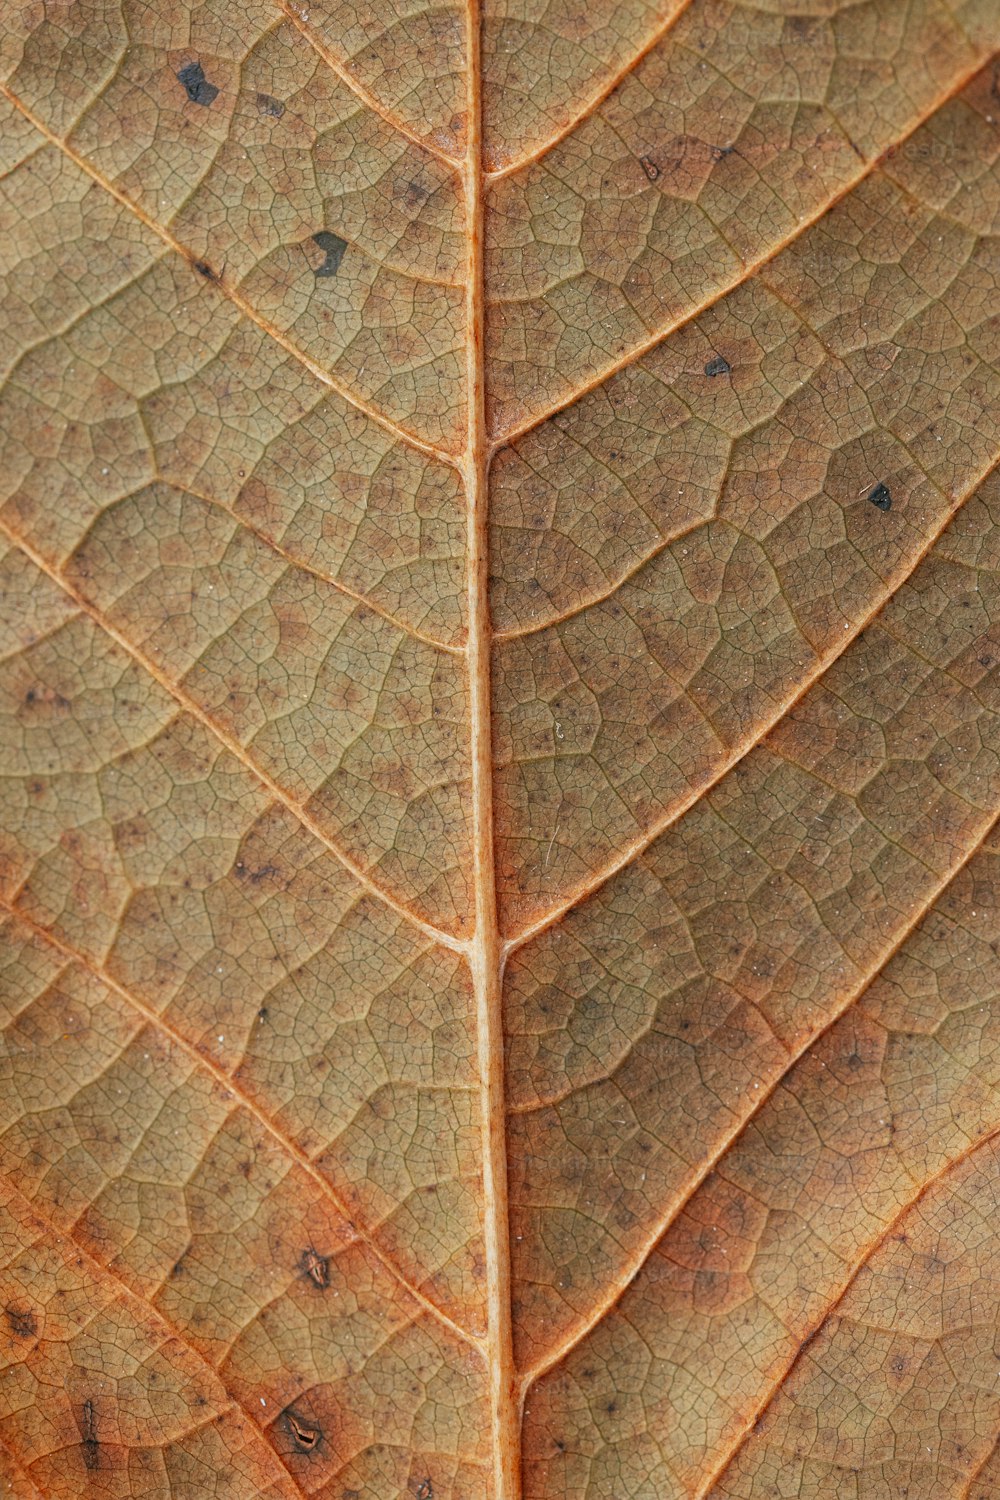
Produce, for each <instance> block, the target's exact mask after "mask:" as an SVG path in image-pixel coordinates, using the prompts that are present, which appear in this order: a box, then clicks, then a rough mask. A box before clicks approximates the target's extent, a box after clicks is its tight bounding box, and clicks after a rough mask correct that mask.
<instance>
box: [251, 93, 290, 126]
mask: <svg viewBox="0 0 1000 1500" xmlns="http://www.w3.org/2000/svg"><path fill="white" fill-rule="evenodd" d="M257 108H258V110H259V111H260V113H261V114H262V115H270V116H271V118H272V120H280V119H281V117H282V115H283V114H284V113H285V106H284V105H283V104H282V102H281V100H280V99H275V97H274V95H273V94H258V95H257Z"/></svg>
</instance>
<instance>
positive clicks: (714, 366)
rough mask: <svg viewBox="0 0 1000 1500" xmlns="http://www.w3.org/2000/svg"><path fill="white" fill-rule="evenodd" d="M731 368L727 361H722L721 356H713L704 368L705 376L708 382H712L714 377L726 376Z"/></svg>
mask: <svg viewBox="0 0 1000 1500" xmlns="http://www.w3.org/2000/svg"><path fill="white" fill-rule="evenodd" d="M732 368H733V367H732V365H731V364H730V363H729V361H728V359H723V357H722V355H721V354H713V355H712V358H711V359H710V360H709V362H708V364H707V365H706V366H705V374H706V375H707V376H708V378H709V380H714V379H715V377H716V375H728V374H729V372H730V370H731V369H732Z"/></svg>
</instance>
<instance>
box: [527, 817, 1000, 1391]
mask: <svg viewBox="0 0 1000 1500" xmlns="http://www.w3.org/2000/svg"><path fill="white" fill-rule="evenodd" d="M998 825H1000V814H998V815H997V816H995V817H994V818H992V819H991V820H990V822H989V823H988V824H987V825H986V827H985V828H984V829H983V831H982V832H981V833H980V834H979V835H978V836H977V837H976V838H975V839H974V840H973V842H972V844H971V845H970V846H969V848H968V849H967V850H966V851H965V853H964V854H963V855H962V856H961V858H960V859H959V860H958V861H957V863H956V864H955V866H954V868H953V869H951V870H949V871H948V873H947V874H946V875H945V876H944V877H943V878H942V879H941V880H939V881H938V882H937V884H936V885H935V886H934V888H933V889H932V891H931V893H930V895H929V896H928V897H927V898H926V900H925V901H924V902H923V903H922V905H921V906H920V908H919V910H918V911H917V912H916V914H915V915H914V916H913V917H911V919H910V921H909V922H907V923H906V924H905V925H904V926H903V927H902V928H901V929H900V931H899V933H898V934H897V936H896V937H895V938H894V939H893V940H892V942H891V943H889V944H887V945H886V947H885V949H884V950H883V951H882V953H881V954H879V955H878V957H877V958H876V959H875V961H874V965H873V966H872V967H871V968H870V969H869V971H868V973H867V974H866V975H865V976H864V978H863V979H862V980H861V982H860V984H858V985H857V986H856V987H855V988H854V989H853V990H852V991H851V992H850V993H849V994H848V995H847V996H846V997H845V999H844V1001H843V1003H842V1004H841V1005H839V1006H838V1007H837V1009H836V1011H835V1012H834V1014H833V1015H832V1016H831V1017H830V1018H829V1020H828V1021H826V1022H825V1023H824V1025H822V1026H821V1027H820V1028H819V1029H818V1030H817V1031H815V1032H813V1034H812V1035H811V1036H809V1037H808V1038H806V1040H805V1041H804V1042H803V1043H802V1045H801V1046H800V1047H799V1048H798V1050H797V1051H795V1052H792V1053H790V1055H789V1058H788V1061H787V1063H786V1064H785V1065H784V1067H782V1068H781V1070H780V1072H778V1073H777V1074H776V1075H775V1077H774V1078H773V1079H772V1080H771V1083H770V1084H769V1085H768V1087H767V1088H766V1089H763V1090H761V1092H760V1093H759V1094H758V1095H756V1096H755V1097H754V1100H753V1105H752V1108H750V1109H749V1110H747V1113H746V1114H745V1115H744V1116H743V1118H742V1120H740V1121H738V1122H737V1124H736V1125H734V1126H733V1128H732V1129H731V1130H730V1131H728V1132H727V1133H726V1135H725V1137H724V1138H723V1139H722V1140H721V1141H720V1142H719V1144H718V1145H717V1146H716V1148H715V1150H714V1151H713V1152H712V1153H711V1155H710V1156H709V1157H707V1158H706V1160H705V1161H704V1162H703V1164H702V1165H701V1167H699V1169H698V1171H697V1172H695V1173H694V1174H693V1175H692V1177H691V1179H690V1180H689V1182H688V1184H687V1186H686V1187H685V1189H684V1191H683V1192H682V1193H681V1194H680V1196H679V1197H678V1198H677V1200H676V1202H675V1203H673V1204H671V1206H670V1207H669V1208H668V1209H667V1211H666V1213H664V1214H662V1215H661V1216H660V1218H659V1219H658V1220H657V1221H656V1223H655V1224H654V1226H653V1228H652V1230H651V1232H650V1233H649V1234H648V1235H646V1237H645V1239H644V1240H643V1242H642V1244H641V1245H640V1246H639V1249H638V1251H637V1253H636V1254H635V1255H634V1256H633V1257H632V1259H631V1260H630V1262H629V1264H628V1265H627V1267H626V1268H625V1270H624V1271H623V1272H622V1273H621V1275H619V1276H618V1277H617V1278H616V1279H615V1281H614V1283H613V1284H612V1285H611V1286H610V1287H609V1288H607V1290H606V1291H605V1293H604V1295H603V1296H602V1298H601V1301H600V1304H599V1305H598V1307H597V1308H595V1309H594V1311H593V1312H592V1313H591V1314H590V1315H589V1316H588V1317H586V1318H585V1319H581V1320H580V1322H578V1323H577V1324H576V1326H575V1327H574V1328H573V1329H572V1331H571V1332H570V1333H569V1334H568V1335H567V1337H566V1338H565V1339H564V1340H563V1341H562V1343H560V1344H559V1345H558V1346H557V1347H556V1348H554V1349H551V1350H549V1352H548V1353H547V1354H546V1355H545V1356H544V1357H543V1358H542V1359H540V1360H539V1361H538V1362H537V1364H536V1365H534V1366H533V1367H532V1369H530V1370H528V1371H526V1372H525V1374H524V1375H523V1376H522V1385H523V1388H524V1390H527V1389H528V1387H529V1386H531V1385H532V1384H533V1383H534V1382H535V1381H536V1380H538V1379H540V1378H541V1376H543V1375H545V1374H547V1373H548V1371H549V1370H551V1369H552V1368H553V1367H554V1366H555V1365H557V1364H560V1363H561V1362H562V1361H563V1360H564V1359H565V1358H566V1357H567V1356H568V1355H569V1354H571V1353H572V1351H573V1350H574V1349H575V1348H576V1347H577V1345H578V1344H580V1343H582V1341H583V1340H584V1339H585V1338H586V1337H587V1335H588V1334H589V1333H591V1332H592V1331H593V1329H594V1328H596V1327H597V1325H598V1323H600V1322H601V1320H602V1319H603V1318H605V1317H606V1316H607V1314H608V1313H609V1312H610V1311H611V1309H612V1308H613V1307H614V1306H615V1304H616V1303H617V1302H619V1301H620V1300H621V1298H622V1297H623V1296H624V1294H625V1292H626V1291H627V1290H628V1288H629V1287H630V1286H631V1284H632V1282H633V1281H634V1280H635V1278H636V1276H637V1275H638V1274H639V1272H640V1271H641V1270H642V1268H643V1266H644V1265H645V1264H646V1262H647V1261H648V1259H649V1257H650V1256H651V1255H652V1254H653V1252H654V1251H655V1249H656V1247H657V1245H658V1244H659V1243H660V1241H661V1240H662V1239H663V1237H664V1235H665V1234H666V1233H667V1231H668V1230H669V1229H670V1228H671V1226H672V1225H673V1224H674V1223H675V1221H676V1220H677V1219H678V1218H679V1217H680V1215H681V1214H682V1213H683V1212H684V1210H685V1209H686V1208H687V1206H688V1204H689V1203H690V1202H691V1200H692V1199H693V1198H694V1196H695V1194H696V1193H697V1191H698V1189H699V1188H700V1187H701V1185H702V1183H703V1182H704V1181H705V1179H706V1177H708V1176H709V1175H710V1174H711V1173H712V1172H714V1170H715V1168H716V1167H717V1166H718V1165H719V1162H720V1161H721V1160H722V1158H723V1157H724V1156H725V1154H726V1152H727V1151H729V1150H730V1148H731V1147H732V1146H733V1145H734V1143H735V1142H736V1141H737V1140H738V1139H739V1138H740V1136H741V1135H742V1134H743V1133H744V1131H745V1130H746V1128H747V1126H748V1125H749V1124H750V1122H751V1120H753V1119H755V1118H756V1116H757V1115H759V1114H760V1112H761V1110H762V1109H763V1108H764V1106H765V1105H766V1104H767V1103H768V1101H769V1100H770V1099H771V1098H773V1096H774V1095H775V1094H776V1093H777V1091H778V1089H779V1088H781V1086H782V1084H783V1083H784V1082H785V1080H786V1079H787V1078H788V1076H789V1074H790V1073H791V1072H792V1070H793V1068H794V1067H795V1066H796V1064H797V1063H799V1062H800V1061H801V1060H802V1058H803V1057H805V1055H806V1053H807V1052H809V1051H810V1050H811V1049H812V1048H813V1047H815V1045H816V1043H817V1042H818V1041H819V1040H820V1039H821V1038H822V1037H824V1036H826V1034H827V1033H828V1032H829V1031H832V1029H833V1028H834V1026H836V1024H837V1022H838V1021H840V1020H841V1019H842V1018H843V1017H844V1016H845V1015H846V1014H847V1012H848V1011H849V1010H851V1009H852V1007H853V1006H855V1005H856V1004H857V1002H858V1001H859V1000H860V999H861V997H862V996H863V995H864V994H865V993H866V992H867V991H868V989H870V987H871V986H872V984H874V982H875V980H876V979H877V978H878V977H879V975H880V974H881V973H882V972H883V970H884V969H885V968H886V966H887V965H888V964H889V963H890V962H891V961H892V959H893V958H895V956H896V954H897V953H898V952H899V951H900V949H901V948H902V947H903V945H904V944H905V943H906V942H907V940H908V939H909V938H910V936H911V935H912V934H913V933H914V932H915V931H916V929H917V928H918V927H919V926H920V923H921V922H922V921H923V920H924V918H925V917H926V916H927V914H928V913H929V912H930V910H931V908H932V907H933V905H934V903H935V901H937V900H938V898H939V897H940V896H941V894H942V893H943V892H944V891H945V890H947V888H948V886H949V885H951V884H952V883H953V882H954V881H955V880H957V879H958V877H959V875H961V873H962V871H963V870H964V869H965V868H966V866H967V865H969V864H970V863H971V862H972V860H973V859H974V858H975V857H976V855H977V854H978V853H979V852H980V850H981V849H982V848H983V846H984V844H985V843H986V841H987V839H988V838H989V837H990V835H991V834H992V833H993V832H994V830H995V829H996V828H997V827H998Z"/></svg>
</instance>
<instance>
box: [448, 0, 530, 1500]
mask: <svg viewBox="0 0 1000 1500" xmlns="http://www.w3.org/2000/svg"><path fill="white" fill-rule="evenodd" d="M466 25H467V47H468V68H467V74H466V77H467V94H466V99H467V110H466V113H467V118H468V126H467V146H466V156H465V162H464V165H463V169H462V182H463V188H464V194H465V221H466V234H467V237H468V263H467V273H466V276H467V280H466V441H465V451H464V455H463V471H464V478H465V493H466V506H467V527H468V529H467V554H466V578H467V588H468V617H469V638H468V670H469V710H470V714H469V717H470V734H471V745H470V762H471V774H472V840H473V872H472V874H473V891H474V900H475V930H474V934H473V938H472V942H471V944H470V948H469V966H470V969H471V972H472V983H473V991H474V994H475V1001H476V1035H477V1051H478V1067H479V1079H480V1111H481V1120H482V1142H483V1203H484V1245H485V1259H486V1298H487V1339H488V1350H489V1360H490V1369H489V1399H490V1428H491V1437H492V1446H493V1500H520V1495H521V1457H520V1426H521V1422H520V1401H519V1399H518V1395H517V1381H516V1375H515V1369H514V1349H513V1334H512V1327H511V1297H510V1241H509V1232H508V1211H507V1148H506V1113H505V1088H504V1047H503V1020H502V1010H501V1003H502V949H501V944H500V934H499V927H498V920H497V902H496V876H495V863H494V847H493V766H492V735H491V727H490V714H491V708H490V649H491V623H490V605H489V593H488V590H489V556H488V548H489V540H488V538H489V532H488V513H487V506H488V475H489V447H488V437H487V431H486V392H485V364H484V348H483V339H484V300H485V297H484V287H483V145H482V73H481V37H480V29H481V27H480V12H479V4H478V0H467V9H466Z"/></svg>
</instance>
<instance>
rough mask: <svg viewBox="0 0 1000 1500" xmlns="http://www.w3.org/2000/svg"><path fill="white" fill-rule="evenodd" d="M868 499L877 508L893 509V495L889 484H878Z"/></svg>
mask: <svg viewBox="0 0 1000 1500" xmlns="http://www.w3.org/2000/svg"><path fill="white" fill-rule="evenodd" d="M868 499H869V501H870V502H871V504H872V505H874V506H875V508H876V510H892V496H891V495H890V493H889V486H888V485H887V484H877V485H876V486H875V488H874V489H873V490H872V492H871V494H870V495H869V496H868Z"/></svg>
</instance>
